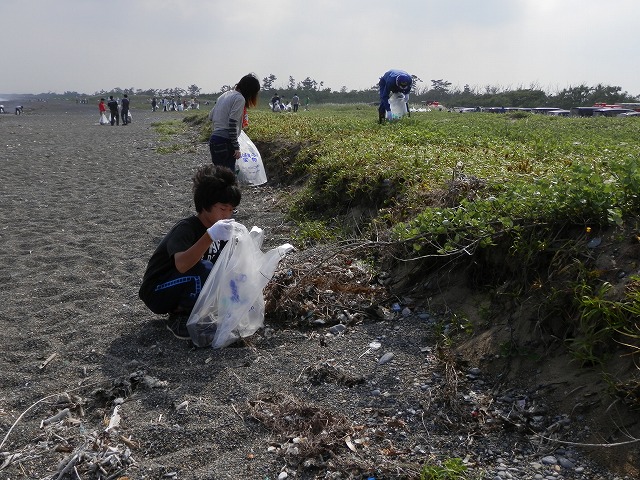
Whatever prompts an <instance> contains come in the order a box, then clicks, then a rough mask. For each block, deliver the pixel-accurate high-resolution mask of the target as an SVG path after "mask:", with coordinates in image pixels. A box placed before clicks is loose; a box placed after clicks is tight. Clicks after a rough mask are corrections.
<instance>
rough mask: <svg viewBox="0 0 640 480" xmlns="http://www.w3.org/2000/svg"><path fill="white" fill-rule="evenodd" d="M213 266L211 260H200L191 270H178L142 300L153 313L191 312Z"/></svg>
mask: <svg viewBox="0 0 640 480" xmlns="http://www.w3.org/2000/svg"><path fill="white" fill-rule="evenodd" d="M212 267H213V263H211V262H210V261H208V260H200V261H199V262H198V263H196V265H195V266H194V267H193V268H191V269H190V270H189V271H187V272H185V273H178V272H176V273H175V274H173V275H170V276H168V277H167V278H164V279H162V281H161V282H159V283H158V284H157V285H156V287H155V289H154V290H153V291H152V292H151V293H150V294H149V295H148V297H147V298H143V299H142V301H143V302H144V303H145V305H146V306H147V307H149V310H151V311H152V312H153V313H157V314H163V313H184V314H189V313H190V312H191V310H193V306H194V305H195V304H196V300H197V299H198V295H200V291H201V290H202V286H203V285H204V282H205V281H206V280H207V277H208V276H209V273H210V272H211V268H212Z"/></svg>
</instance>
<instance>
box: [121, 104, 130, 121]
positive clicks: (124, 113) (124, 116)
mask: <svg viewBox="0 0 640 480" xmlns="http://www.w3.org/2000/svg"><path fill="white" fill-rule="evenodd" d="M127 123H129V109H128V108H127V109H124V108H123V109H122V124H123V125H126V124H127Z"/></svg>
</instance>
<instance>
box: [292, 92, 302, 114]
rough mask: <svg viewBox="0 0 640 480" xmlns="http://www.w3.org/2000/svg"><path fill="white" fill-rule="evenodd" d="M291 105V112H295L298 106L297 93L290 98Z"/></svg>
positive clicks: (298, 98)
mask: <svg viewBox="0 0 640 480" xmlns="http://www.w3.org/2000/svg"><path fill="white" fill-rule="evenodd" d="M291 105H293V111H294V112H297V111H298V107H299V106H300V97H298V94H297V93H294V94H293V97H291Z"/></svg>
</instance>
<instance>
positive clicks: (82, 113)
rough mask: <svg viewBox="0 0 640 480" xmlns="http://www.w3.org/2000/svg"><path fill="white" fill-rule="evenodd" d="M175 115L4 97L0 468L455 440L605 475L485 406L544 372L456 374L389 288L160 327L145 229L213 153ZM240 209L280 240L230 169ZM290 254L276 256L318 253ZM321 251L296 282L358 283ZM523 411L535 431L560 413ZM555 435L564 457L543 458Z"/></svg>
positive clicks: (372, 449)
mask: <svg viewBox="0 0 640 480" xmlns="http://www.w3.org/2000/svg"><path fill="white" fill-rule="evenodd" d="M172 115H174V113H172V112H168V113H163V112H161V111H157V112H151V110H150V108H145V107H144V106H141V105H137V104H136V103H135V99H134V100H133V101H132V116H133V121H132V123H131V124H130V125H127V126H114V127H111V126H100V125H99V124H98V109H97V105H83V104H75V103H73V102H69V103H45V102H32V103H25V110H24V114H23V115H14V114H12V113H7V114H3V115H0V139H1V141H0V147H1V148H2V157H1V158H0V175H1V177H2V181H1V184H0V185H1V186H0V246H1V248H0V303H1V305H2V308H1V309H0V328H1V329H2V351H1V353H0V442H1V444H0V452H1V454H2V456H0V478H1V479H52V478H53V479H60V480H63V479H72V478H73V479H76V478H81V479H83V480H86V479H103V480H104V479H113V480H115V479H120V480H125V479H130V480H133V479H154V480H156V479H161V478H168V479H180V480H184V479H190V480H206V479H238V478H247V479H249V478H251V479H271V480H273V479H276V478H299V479H306V478H308V479H312V478H333V479H338V478H368V477H373V478H377V479H383V478H419V469H420V465H422V464H424V463H425V462H426V461H435V460H436V459H443V458H454V457H459V458H461V459H464V458H467V459H471V461H470V464H473V465H475V466H476V468H480V467H482V468H483V469H484V471H485V472H486V473H487V475H491V476H487V477H484V478H497V477H498V478H503V476H501V475H499V472H500V471H503V470H501V468H502V467H501V466H500V465H505V464H506V465H511V466H513V467H514V468H516V469H519V470H517V471H519V472H521V474H522V476H517V475H518V474H516V473H513V474H512V475H515V476H512V477H511V478H533V476H530V475H533V474H532V473H531V472H536V471H539V472H541V473H544V474H545V475H552V474H553V471H554V470H553V469H555V471H556V472H557V474H556V476H555V477H554V478H558V479H587V478H588V479H590V480H594V479H603V480H604V479H608V480H610V479H611V478H613V476H610V474H609V472H608V471H607V470H606V468H604V467H602V466H601V465H599V464H597V463H595V462H593V461H592V460H590V459H589V458H588V457H586V456H585V455H584V454H581V453H580V452H578V451H577V449H575V448H573V447H571V446H566V445H565V446H563V447H562V450H561V453H558V450H557V448H558V445H554V444H547V443H544V442H543V441H542V440H540V441H537V443H536V442H535V441H533V440H532V438H530V437H527V436H526V432H524V431H519V430H518V429H517V428H514V427H513V425H511V426H509V425H506V424H505V425H503V424H502V423H501V421H500V420H499V419H500V418H501V415H503V413H504V412H507V413H508V412H509V411H511V412H513V411H514V408H515V407H514V406H513V405H516V404H518V405H519V403H517V402H523V401H524V400H522V399H523V398H526V399H527V400H526V401H527V402H530V401H531V402H537V403H536V405H540V404H544V403H545V400H546V396H547V395H549V391H550V390H546V391H535V392H533V391H528V392H518V391H517V390H516V389H515V388H510V386H505V385H504V384H502V383H497V384H494V385H499V386H500V388H502V389H507V393H505V392H504V391H499V388H498V387H497V386H496V387H495V389H492V386H491V385H492V384H491V382H490V379H489V378H488V376H487V377H484V376H483V373H485V372H484V371H482V369H481V368H480V369H479V368H478V365H474V364H468V365H466V367H465V370H461V371H460V372H458V373H459V375H458V376H457V377H456V378H457V379H456V380H455V382H454V383H453V385H455V387H456V388H455V389H452V388H451V386H452V381H451V378H450V375H451V372H452V370H451V368H452V364H448V363H446V362H443V361H442V359H441V358H440V357H438V356H437V355H436V352H435V348H434V345H435V339H436V336H437V333H436V332H434V329H433V321H432V319H431V317H430V315H431V313H430V312H429V311H428V309H427V307H426V306H425V305H422V304H417V303H416V304H411V303H410V300H408V299H404V300H403V299H399V300H398V301H400V300H403V302H404V304H406V305H409V306H410V307H411V309H410V311H411V314H410V315H404V314H402V313H398V312H396V313H394V312H391V314H388V312H387V313H383V314H382V315H381V317H380V318H377V319H372V318H371V316H367V315H364V314H360V313H358V312H359V311H361V310H362V308H363V307H364V304H363V305H362V308H361V307H360V306H358V305H357V304H355V305H350V310H349V311H347V310H346V307H340V308H345V313H344V314H343V315H344V316H345V318H347V320H345V321H344V322H342V323H344V325H345V329H344V330H341V331H336V330H330V328H329V327H330V325H326V326H325V325H323V324H321V323H320V322H317V323H316V324H314V325H309V324H305V325H304V326H302V320H301V321H300V325H292V324H275V323H273V322H270V321H269V319H267V322H266V328H265V329H262V330H260V331H259V332H258V333H257V334H255V335H254V336H253V337H251V338H250V339H247V341H245V342H241V343H240V344H236V345H234V346H232V347H229V348H225V349H222V350H213V349H208V348H199V349H198V348H195V347H193V345H192V344H190V342H186V341H179V340H176V339H175V338H174V337H173V336H171V334H170V333H169V332H167V330H166V329H165V318H164V317H163V316H158V315H154V314H152V313H151V312H150V311H149V310H148V309H147V308H146V307H145V306H144V305H143V304H142V302H141V301H140V300H139V299H138V287H139V285H140V281H141V278H142V275H143V273H144V269H145V267H146V263H147V260H148V258H149V255H150V254H151V252H152V251H153V249H154V247H155V245H156V244H157V243H158V241H159V240H160V238H161V237H162V236H163V235H164V233H165V232H166V231H167V230H168V229H169V228H170V227H171V226H172V225H173V223H174V222H175V221H176V220H177V219H179V218H182V217H184V216H187V215H189V214H190V213H192V209H193V207H192V200H191V176H192V174H193V172H194V170H195V169H196V167H197V166H198V165H201V164H203V163H207V162H209V161H210V159H209V153H208V149H207V146H206V145H205V144H198V143H194V144H193V148H190V149H184V150H179V151H176V152H175V153H169V154H159V153H158V152H157V148H158V147H159V146H162V145H163V143H165V144H166V143H167V142H171V143H179V142H185V143H189V142H191V140H190V139H189V138H188V137H185V138H176V139H170V140H167V139H163V138H161V137H160V135H159V134H158V133H157V132H156V131H155V130H154V128H153V126H152V123H154V122H159V121H163V120H167V119H170V118H174V117H172ZM175 118H176V119H177V118H180V116H178V115H177V113H176V114H175ZM236 220H238V221H239V222H241V223H243V224H245V225H246V226H247V227H249V228H250V227H251V226H253V225H257V226H259V227H261V228H263V229H264V230H265V244H264V246H263V249H268V248H272V247H275V246H277V245H280V244H282V243H286V242H291V238H290V226H289V225H287V222H286V221H285V220H284V218H283V214H282V212H281V208H280V207H279V205H278V191H277V188H276V187H274V186H271V185H269V184H267V185H265V186H262V187H244V189H243V200H242V203H241V205H240V207H239V212H238V215H237V216H236ZM305 255H306V257H304V256H296V255H295V254H294V255H293V256H292V257H291V259H289V260H287V261H283V262H282V268H283V269H291V270H293V273H292V275H295V272H296V271H298V270H296V269H297V268H299V269H301V270H302V269H304V268H306V269H307V271H311V269H313V268H316V267H317V262H316V261H315V260H313V259H312V258H310V257H309V255H311V254H310V253H309V252H307V253H306V254H305ZM332 261H333V265H332V266H331V268H328V267H327V266H326V265H325V266H324V268H325V269H324V270H321V271H319V272H318V273H317V275H318V279H319V280H318V285H316V287H314V288H316V290H313V289H311V288H309V289H307V291H306V292H305V293H306V294H308V295H309V296H313V295H315V296H316V297H318V298H319V297H320V295H323V294H327V292H328V291H329V288H333V289H334V290H336V289H339V288H340V285H338V284H339V283H340V282H342V285H343V286H344V285H347V284H348V283H349V281H353V282H354V283H358V285H359V287H358V288H360V290H367V289H368V288H370V287H368V286H367V283H366V275H365V274H363V273H362V272H361V271H360V270H358V268H357V265H356V263H355V262H353V263H352V262H351V260H348V261H345V259H343V258H341V257H335V258H333V260H332ZM336 265H341V267H340V269H341V270H339V269H338V267H337V266H336ZM333 267H335V268H333ZM343 274H344V276H343V277H341V276H340V275H343ZM290 275H291V274H290ZM359 275H362V278H363V281H362V282H360V277H359ZM332 278H335V279H338V280H339V281H338V282H337V283H336V284H334V285H329V284H328V283H327V284H325V285H323V286H320V284H321V280H320V279H324V281H325V282H328V281H329V280H330V279H332ZM349 279H351V280H349ZM353 290H354V291H356V289H353ZM336 291H337V290H336ZM329 293H331V292H329ZM334 300H335V299H334ZM339 300H342V299H339ZM334 303H337V304H338V303H340V302H338V301H337V300H336V301H335V302H334ZM334 306H335V305H334ZM353 312H356V313H355V314H354V313H353ZM385 315H390V316H387V317H385ZM549 383H550V384H552V382H549ZM520 393H521V394H522V395H520ZM509 402H513V404H509ZM474 412H475V413H474ZM501 412H503V413H501ZM536 412H537V413H538V415H539V416H541V417H540V418H542V420H540V421H541V422H543V427H541V428H542V429H541V430H540V432H541V433H545V434H549V435H551V434H552V432H548V431H547V430H545V429H551V428H552V427H553V426H554V425H556V427H553V428H565V427H564V426H563V425H564V424H558V421H559V420H558V418H563V417H559V416H554V415H555V414H553V413H552V411H551V410H547V411H542V410H541V409H539V410H537V411H536ZM523 418H524V417H523ZM489 419H491V420H492V421H489ZM529 421H533V420H531V418H524V419H523V422H529ZM569 424H570V425H571V426H572V427H574V428H576V432H577V431H579V430H580V425H579V424H577V422H576V421H575V420H572V421H570V422H568V423H567V424H566V425H569ZM557 425H560V426H559V427H558V426H557ZM567 428H569V427H567ZM635 428H637V425H636V427H635ZM569 438H571V439H574V440H575V441H580V440H583V439H584V438H585V437H581V436H580V435H579V434H578V433H576V434H575V435H574V436H571V435H569ZM636 445H637V444H636ZM633 448H635V450H632V447H626V448H625V449H624V450H623V451H622V453H620V451H618V453H619V454H621V457H620V458H625V457H626V456H627V454H629V455H631V457H628V458H633V453H632V452H634V451H635V452H637V446H635V447H633ZM551 454H554V455H556V456H557V457H558V458H560V457H562V458H568V459H569V460H570V461H571V462H573V467H572V468H569V467H567V466H557V465H547V464H545V463H544V462H543V461H542V459H543V458H545V457H546V456H548V455H551ZM636 459H637V457H636ZM538 466H539V467H538ZM504 468H506V467H504ZM536 469H538V470H536ZM496 476H497V477H496ZM504 478H509V477H504ZM544 478H550V477H544Z"/></svg>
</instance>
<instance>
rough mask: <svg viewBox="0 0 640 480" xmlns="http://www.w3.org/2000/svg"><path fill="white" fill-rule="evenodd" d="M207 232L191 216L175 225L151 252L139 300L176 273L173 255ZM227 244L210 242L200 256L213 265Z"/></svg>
mask: <svg viewBox="0 0 640 480" xmlns="http://www.w3.org/2000/svg"><path fill="white" fill-rule="evenodd" d="M206 231H207V229H206V228H205V226H204V225H203V224H202V222H201V221H200V219H199V218H198V217H197V216H195V215H193V216H191V217H188V218H184V219H182V220H180V221H179V222H178V223H176V224H175V225H174V226H173V227H172V228H171V230H169V233H167V234H166V235H165V237H164V238H163V239H162V241H161V242H160V244H159V245H158V247H157V248H156V251H155V252H153V255H151V258H150V259H149V263H148V264H147V270H146V271H145V273H144V277H143V278H142V285H141V286H140V292H139V294H140V298H145V297H146V296H147V295H148V294H149V293H151V292H152V291H153V289H155V287H156V285H157V284H159V283H162V282H163V281H164V279H166V278H167V277H169V276H171V275H175V274H177V273H178V270H177V269H176V262H175V259H174V255H175V254H176V253H178V252H184V251H185V250H187V249H189V248H190V247H191V246H192V245H193V244H195V243H196V242H197V241H198V240H199V239H200V237H202V235H204V233H205V232H206ZM226 243H227V242H211V246H210V247H209V250H207V251H206V252H205V254H204V255H203V256H202V258H203V259H204V260H209V261H210V262H212V263H215V262H216V260H217V259H218V256H220V252H221V251H222V248H223V247H224V246H225V244H226Z"/></svg>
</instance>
